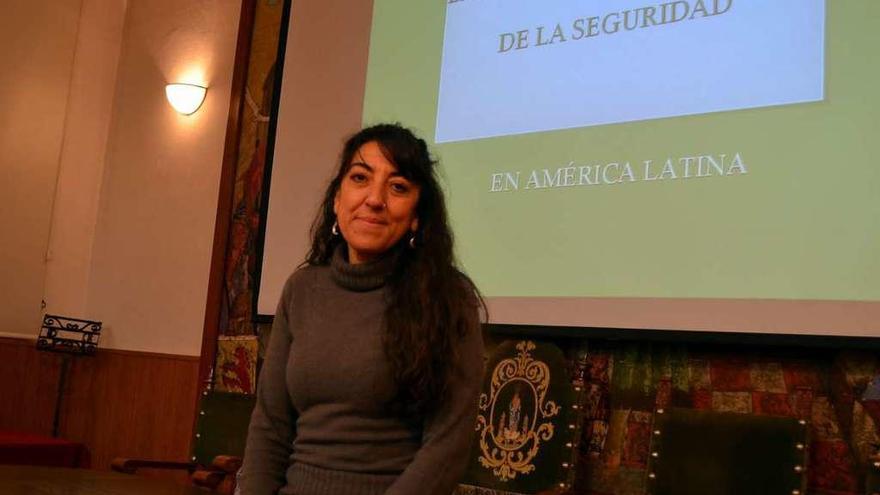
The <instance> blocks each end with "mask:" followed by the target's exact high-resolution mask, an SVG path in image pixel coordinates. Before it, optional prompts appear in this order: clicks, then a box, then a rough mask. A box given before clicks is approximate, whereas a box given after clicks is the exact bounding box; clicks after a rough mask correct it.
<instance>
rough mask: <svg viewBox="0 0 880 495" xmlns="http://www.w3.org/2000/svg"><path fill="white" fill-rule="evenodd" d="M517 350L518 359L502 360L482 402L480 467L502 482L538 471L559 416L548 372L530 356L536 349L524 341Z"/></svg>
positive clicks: (542, 364)
mask: <svg viewBox="0 0 880 495" xmlns="http://www.w3.org/2000/svg"><path fill="white" fill-rule="evenodd" d="M516 349H517V350H518V351H519V352H518V353H517V355H516V357H514V358H508V359H504V360H502V361H501V362H499V363H498V365H497V366H495V369H494V370H493V371H492V378H491V386H490V390H489V394H488V395H487V394H482V395H481V396H480V411H479V415H478V416H477V431H478V432H479V433H480V438H479V447H480V456H479V462H480V464H482V465H483V467H484V468H486V469H491V470H492V473H493V474H494V475H495V476H496V477H497V478H498V479H500V480H501V481H507V480H512V479H515V478H516V477H517V475H519V474H527V473H530V472H532V471H534V470H535V464H534V462H533V461H534V459H535V456H537V455H538V451H539V449H540V447H541V442H542V441H548V440H550V439H551V438H553V433H554V426H553V422H552V421H551V420H550V418H552V417H554V416H556V415H557V414H558V413H559V411H560V407H559V406H558V405H557V404H556V403H555V402H554V401H552V400H548V399H547V397H546V395H547V389H548V387H549V385H550V369H549V367H548V366H547V364H546V363H544V362H542V361H537V360H535V359H534V358H533V357H532V356H531V351H533V350H534V349H535V344H534V343H532V342H529V341H522V342H519V343H518V344H517V345H516Z"/></svg>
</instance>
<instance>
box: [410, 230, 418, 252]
mask: <svg viewBox="0 0 880 495" xmlns="http://www.w3.org/2000/svg"><path fill="white" fill-rule="evenodd" d="M409 247H410V249H415V248H416V233H415V232H413V233H412V235H410V236H409Z"/></svg>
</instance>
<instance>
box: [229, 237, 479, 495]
mask: <svg viewBox="0 0 880 495" xmlns="http://www.w3.org/2000/svg"><path fill="white" fill-rule="evenodd" d="M340 253H341V250H337V252H336V254H335V256H334V258H333V261H332V263H331V265H330V266H309V267H306V268H302V269H300V270H297V271H296V272H295V273H294V274H293V275H291V276H290V278H289V279H288V280H287V283H286V284H285V286H284V290H283V293H282V296H281V301H280V303H279V305H278V310H277V313H276V315H275V321H274V324H273V326H272V334H271V337H270V341H269V345H268V348H267V350H266V359H265V362H264V364H263V368H262V371H261V373H260V380H259V387H258V390H257V405H256V408H255V409H254V412H253V415H252V417H251V424H250V429H249V432H248V439H247V448H246V451H245V456H244V466H243V467H242V471H241V473H240V476H239V490H240V492H241V494H243V495H266V494H272V493H281V494H296V495H380V494H387V495H392V494H393V495H416V494H419V495H421V494H425V495H441V494H442V495H447V494H449V493H451V492H452V490H453V489H454V487H455V485H456V484H457V482H458V480H459V478H460V477H461V475H462V473H463V472H464V469H465V467H466V465H467V462H468V453H469V448H470V441H471V438H472V436H473V432H474V425H475V422H474V421H475V417H476V411H477V396H478V394H479V389H480V382H481V378H482V373H483V342H482V337H481V334H480V328H479V321H478V316H477V314H474V320H473V321H474V325H473V326H472V328H470V329H469V331H468V333H467V335H466V336H465V338H464V339H463V340H462V341H461V342H460V343H459V346H460V347H459V352H458V355H459V359H458V361H457V362H456V363H454V365H453V370H454V371H453V374H452V382H451V384H450V388H449V390H450V393H449V396H448V397H447V399H446V400H445V401H444V402H443V403H442V404H441V406H440V407H439V409H438V410H436V411H435V412H434V413H432V414H431V415H429V416H427V417H417V418H414V417H409V418H404V417H400V416H397V415H395V414H393V413H390V412H389V409H388V403H389V401H390V399H391V398H392V397H394V396H395V387H394V382H393V380H392V377H391V372H390V369H389V366H388V363H387V361H386V359H385V356H384V353H383V350H382V331H383V328H382V319H383V314H384V310H385V304H386V303H385V296H386V290H385V289H384V287H383V286H384V280H385V277H386V276H387V274H388V273H389V272H390V269H391V264H392V263H393V258H386V259H384V260H380V261H378V262H374V263H365V264H359V265H350V264H348V263H347V262H346V261H345V260H344V259H343V256H342V255H341V254H340Z"/></svg>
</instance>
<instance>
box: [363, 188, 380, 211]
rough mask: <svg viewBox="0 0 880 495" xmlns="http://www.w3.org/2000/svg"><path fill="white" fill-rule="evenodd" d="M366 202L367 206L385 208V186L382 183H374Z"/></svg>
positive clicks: (378, 208)
mask: <svg viewBox="0 0 880 495" xmlns="http://www.w3.org/2000/svg"><path fill="white" fill-rule="evenodd" d="M366 203H367V206H369V207H370V208H373V209H376V210H381V209H382V208H385V188H383V187H381V185H380V184H373V185H372V186H371V187H370V190H369V191H368V194H367V199H366Z"/></svg>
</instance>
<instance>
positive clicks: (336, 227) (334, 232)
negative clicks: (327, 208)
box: [330, 220, 339, 235]
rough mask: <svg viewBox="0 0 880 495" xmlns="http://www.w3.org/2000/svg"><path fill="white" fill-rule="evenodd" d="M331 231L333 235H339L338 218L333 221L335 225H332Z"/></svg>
mask: <svg viewBox="0 0 880 495" xmlns="http://www.w3.org/2000/svg"><path fill="white" fill-rule="evenodd" d="M330 233H331V234H333V235H339V222H337V221H336V220H334V221H333V226H332V227H330Z"/></svg>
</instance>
